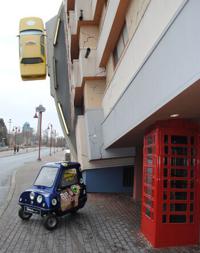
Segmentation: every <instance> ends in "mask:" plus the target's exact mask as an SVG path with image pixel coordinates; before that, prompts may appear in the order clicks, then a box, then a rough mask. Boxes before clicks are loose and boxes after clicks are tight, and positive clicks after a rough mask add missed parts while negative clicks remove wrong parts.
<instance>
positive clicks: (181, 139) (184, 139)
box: [171, 135, 187, 144]
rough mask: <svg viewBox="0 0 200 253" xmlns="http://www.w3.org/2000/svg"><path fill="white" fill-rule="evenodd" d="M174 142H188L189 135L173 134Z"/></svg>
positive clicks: (172, 140) (172, 139) (172, 141)
mask: <svg viewBox="0 0 200 253" xmlns="http://www.w3.org/2000/svg"><path fill="white" fill-rule="evenodd" d="M171 143H172V144H187V136H179V135H172V137H171Z"/></svg>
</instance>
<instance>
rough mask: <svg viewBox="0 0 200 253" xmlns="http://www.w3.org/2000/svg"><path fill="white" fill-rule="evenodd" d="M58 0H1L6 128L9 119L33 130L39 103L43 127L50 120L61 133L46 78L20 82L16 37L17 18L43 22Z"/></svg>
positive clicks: (0, 84) (0, 71)
mask: <svg viewBox="0 0 200 253" xmlns="http://www.w3.org/2000/svg"><path fill="white" fill-rule="evenodd" d="M61 3H62V0H18V1H15V0H13V1H1V8H0V27H1V32H0V56H1V57H0V88H1V89H0V118H3V119H4V121H5V123H6V125H7V127H8V121H9V119H12V122H13V123H12V127H13V126H22V125H23V124H24V123H25V122H29V123H30V125H31V127H33V128H35V129H36V126H37V120H36V119H33V115H34V113H35V108H36V107H37V106H38V105H39V104H42V105H43V106H44V107H45V108H46V112H45V113H43V130H44V129H45V128H47V126H48V123H51V124H52V125H53V127H54V129H56V130H57V132H59V134H60V135H63V134H62V130H61V128H60V124H59V121H58V116H57V113H56V108H55V104H54V99H53V98H52V97H51V96H50V88H49V86H50V80H49V77H47V79H46V80H42V81H28V82H27V81H26V82H23V81H22V80H21V78H20V72H19V55H18V38H17V37H16V36H17V34H18V33H19V31H18V29H19V20H20V18H23V17H28V16H36V17H40V18H42V19H43V21H44V23H45V22H46V21H48V20H49V19H51V18H52V17H53V16H55V15H56V14H57V12H58V10H59V7H60V5H61Z"/></svg>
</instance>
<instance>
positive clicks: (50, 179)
mask: <svg viewBox="0 0 200 253" xmlns="http://www.w3.org/2000/svg"><path fill="white" fill-rule="evenodd" d="M57 172H58V168H56V167H43V168H42V169H41V171H40V173H39V175H38V176H37V178H36V180H35V183H34V185H36V186H46V187H52V186H53V183H54V181H55V179H56V175H57Z"/></svg>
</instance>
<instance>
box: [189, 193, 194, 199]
mask: <svg viewBox="0 0 200 253" xmlns="http://www.w3.org/2000/svg"><path fill="white" fill-rule="evenodd" d="M190 200H194V192H190Z"/></svg>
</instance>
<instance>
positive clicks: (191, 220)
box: [190, 215, 193, 223]
mask: <svg viewBox="0 0 200 253" xmlns="http://www.w3.org/2000/svg"><path fill="white" fill-rule="evenodd" d="M190 223H193V215H190Z"/></svg>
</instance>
